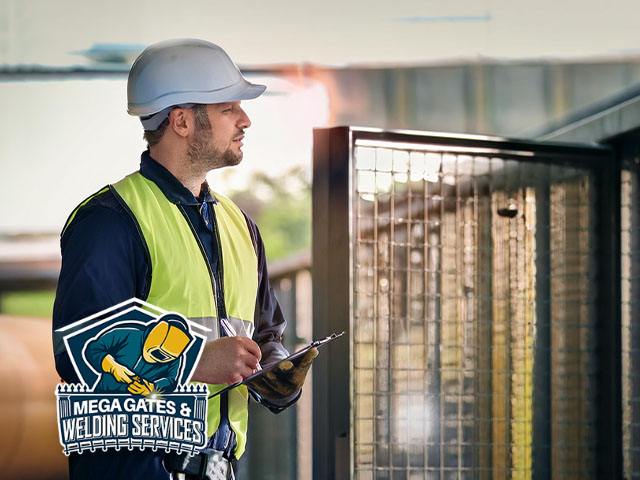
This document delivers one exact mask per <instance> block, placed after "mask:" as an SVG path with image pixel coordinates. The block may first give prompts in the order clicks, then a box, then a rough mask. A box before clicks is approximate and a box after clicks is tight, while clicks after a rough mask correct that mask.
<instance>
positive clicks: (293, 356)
mask: <svg viewBox="0 0 640 480" xmlns="http://www.w3.org/2000/svg"><path fill="white" fill-rule="evenodd" d="M342 335H344V332H340V333H332V334H331V335H329V336H328V337H324V338H321V339H320V340H315V341H313V342H311V343H310V344H309V345H307V346H306V347H304V348H302V349H300V350H298V351H297V352H295V353H292V354H291V355H289V356H288V357H287V358H283V359H282V360H278V361H277V362H274V363H271V364H269V365H265V366H263V367H262V370H258V371H257V372H256V373H254V374H253V375H250V376H248V377H247V378H245V379H244V380H242V381H241V382H238V383H234V384H233V385H229V386H227V387H225V388H223V389H222V390H219V391H217V392H215V393H212V394H211V395H209V398H213V397H215V396H217V395H220V394H221V393H224V392H228V391H229V390H231V389H233V388H236V387H238V386H240V385H246V384H248V383H251V381H252V380H255V379H256V378H258V377H260V376H262V375H264V374H265V373H267V372H269V371H271V370H273V369H274V368H275V367H276V366H278V365H279V364H280V363H282V362H285V361H287V360H290V361H293V360H295V359H297V358H299V357H301V356H302V355H304V354H305V353H307V352H308V351H309V350H311V349H312V348H318V347H321V346H322V345H324V344H326V343H329V342H331V341H333V340H335V339H336V338H339V337H341V336H342Z"/></svg>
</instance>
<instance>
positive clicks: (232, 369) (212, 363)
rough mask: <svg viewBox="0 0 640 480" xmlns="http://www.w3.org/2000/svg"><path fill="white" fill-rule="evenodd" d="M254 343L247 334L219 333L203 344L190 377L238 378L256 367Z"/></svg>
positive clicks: (220, 380) (223, 380) (258, 355)
mask: <svg viewBox="0 0 640 480" xmlns="http://www.w3.org/2000/svg"><path fill="white" fill-rule="evenodd" d="M260 358H262V353H261V352H260V347H258V344H257V343H256V342H254V341H253V340H251V339H250V338H247V337H222V338H219V339H217V340H214V341H213V342H209V343H207V344H206V345H205V346H204V350H203V351H202V356H201V357H200V361H199V362H198V365H197V366H196V369H195V371H194V372H193V377H191V380H192V381H194V382H205V383H213V384H226V385H231V384H233V383H237V382H241V381H242V380H243V379H245V378H246V377H248V376H249V375H251V374H252V373H253V372H254V370H256V369H257V368H258V364H259V362H260Z"/></svg>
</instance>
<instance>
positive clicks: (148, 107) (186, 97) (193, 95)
mask: <svg viewBox="0 0 640 480" xmlns="http://www.w3.org/2000/svg"><path fill="white" fill-rule="evenodd" d="M266 89H267V87H266V85H258V84H254V83H250V82H248V81H246V80H244V79H243V81H241V82H238V83H236V84H235V85H231V86H229V87H225V88H221V89H218V90H211V91H208V92H171V93H167V94H165V95H163V96H161V97H158V98H155V99H154V100H153V101H151V102H148V103H142V104H140V103H138V104H136V103H131V102H130V103H129V108H128V110H127V111H128V112H129V115H135V116H139V117H144V116H149V115H153V114H155V113H158V112H160V111H162V110H164V109H165V108H167V107H170V106H173V105H180V104H185V103H199V104H205V105H206V104H210V103H226V102H235V101H239V100H251V99H254V98H257V97H259V96H260V95H262V94H263V93H264V91H265V90H266Z"/></svg>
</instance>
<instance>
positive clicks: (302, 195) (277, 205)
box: [231, 167, 311, 261]
mask: <svg viewBox="0 0 640 480" xmlns="http://www.w3.org/2000/svg"><path fill="white" fill-rule="evenodd" d="M231 197H232V198H233V200H234V201H235V202H236V203H237V204H238V205H239V206H240V207H241V208H242V209H243V210H245V211H246V212H247V214H249V216H250V217H251V218H253V220H254V221H255V222H256V223H257V225H258V227H259V229H260V233H261V235H262V239H263V240H264V244H265V249H266V252H267V258H268V259H269V260H270V261H271V260H276V259H278V258H283V257H287V256H289V255H291V254H293V253H296V252H299V251H301V250H304V249H307V248H309V247H310V245H311V185H310V182H309V181H308V180H307V179H306V174H305V172H304V170H303V169H302V168H301V167H296V168H293V169H291V170H289V171H288V172H287V173H286V174H285V175H283V176H282V177H281V178H273V177H269V176H268V175H266V174H265V173H262V172H256V173H255V174H254V175H253V176H252V177H251V180H250V182H249V185H248V186H247V188H245V189H244V190H237V191H235V192H233V193H232V194H231Z"/></svg>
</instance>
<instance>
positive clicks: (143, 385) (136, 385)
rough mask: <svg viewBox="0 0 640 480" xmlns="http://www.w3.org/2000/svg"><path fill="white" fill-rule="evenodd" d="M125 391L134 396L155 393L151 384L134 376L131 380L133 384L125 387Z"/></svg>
mask: <svg viewBox="0 0 640 480" xmlns="http://www.w3.org/2000/svg"><path fill="white" fill-rule="evenodd" d="M127 391H128V392H129V393H133V394H134V395H144V396H147V395H151V394H152V393H153V392H155V391H156V388H155V385H154V384H153V383H152V382H148V381H147V380H145V379H144V378H140V377H139V376H137V375H136V376H135V377H134V379H133V382H131V383H130V384H129V386H128V387H127Z"/></svg>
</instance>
